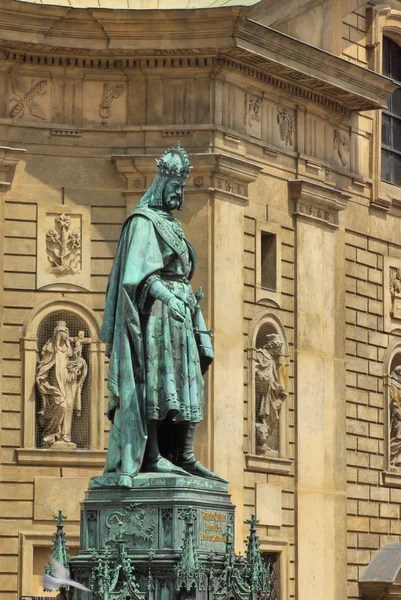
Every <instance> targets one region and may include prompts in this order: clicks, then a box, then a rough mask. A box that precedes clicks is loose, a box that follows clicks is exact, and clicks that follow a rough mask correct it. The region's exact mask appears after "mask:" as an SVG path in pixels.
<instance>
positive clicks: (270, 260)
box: [261, 231, 277, 291]
mask: <svg viewBox="0 0 401 600" xmlns="http://www.w3.org/2000/svg"><path fill="white" fill-rule="evenodd" d="M276 261H277V238H276V236H275V235H274V234H273V233H267V232H265V231H262V236H261V274H262V276H261V285H262V288H264V289H266V290H274V291H275V290H276V289H277V266H276Z"/></svg>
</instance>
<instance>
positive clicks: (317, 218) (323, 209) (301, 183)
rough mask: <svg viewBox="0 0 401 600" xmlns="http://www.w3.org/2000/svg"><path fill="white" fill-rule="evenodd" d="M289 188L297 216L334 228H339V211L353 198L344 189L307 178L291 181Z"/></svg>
mask: <svg viewBox="0 0 401 600" xmlns="http://www.w3.org/2000/svg"><path fill="white" fill-rule="evenodd" d="M288 190H289V194H290V198H291V200H292V201H293V202H294V215H295V216H296V217H298V218H301V219H307V220H309V221H311V222H313V223H314V224H315V225H319V224H320V225H325V226H327V227H330V228H332V229H338V213H339V212H340V211H342V210H344V209H345V208H346V207H347V204H348V200H349V199H350V198H351V195H350V194H346V193H345V192H343V191H342V190H338V189H337V188H333V187H328V186H325V185H321V184H318V183H315V182H313V181H308V180H306V179H295V180H291V181H289V182H288Z"/></svg>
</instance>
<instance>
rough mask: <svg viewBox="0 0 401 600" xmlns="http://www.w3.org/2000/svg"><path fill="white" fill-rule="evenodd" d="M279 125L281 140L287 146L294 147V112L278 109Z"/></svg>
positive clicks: (279, 107)
mask: <svg viewBox="0 0 401 600" xmlns="http://www.w3.org/2000/svg"><path fill="white" fill-rule="evenodd" d="M277 125H278V131H279V134H280V140H281V142H283V144H285V145H286V146H289V147H291V146H293V145H294V130H295V115H294V113H293V111H291V110H289V109H287V108H282V107H281V106H278V107H277Z"/></svg>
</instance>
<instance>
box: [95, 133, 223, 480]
mask: <svg viewBox="0 0 401 600" xmlns="http://www.w3.org/2000/svg"><path fill="white" fill-rule="evenodd" d="M156 163H157V171H158V172H157V174H156V177H155V178H154V180H153V183H152V185H151V187H150V188H149V190H148V191H147V192H146V193H145V195H144V196H143V197H142V199H141V200H140V202H139V203H138V205H137V207H136V209H135V210H134V211H133V212H132V213H131V214H130V215H129V216H128V217H127V219H126V220H125V222H124V224H123V228H122V232H121V236H120V241H119V244H118V249H117V254H116V257H115V260H114V265H113V269H112V271H111V274H110V278H109V283H108V288H107V296H106V307H105V313H104V322H103V326H102V329H101V339H102V340H103V341H105V342H106V343H107V354H108V356H109V357H110V365H109V378H108V387H109V390H110V401H109V407H108V416H109V418H110V420H111V422H112V425H111V430H110V439H109V446H108V451H107V458H106V466H105V475H104V476H103V481H104V482H105V481H106V480H108V481H109V482H110V481H111V480H113V477H114V478H115V483H114V485H118V486H125V487H131V486H132V478H133V477H135V476H136V475H137V474H138V472H139V471H140V470H142V471H145V472H153V473H178V474H180V475H186V476H187V475H198V476H201V477H208V478H211V479H217V480H220V481H225V480H224V479H222V478H220V477H219V476H218V475H216V474H215V473H213V472H212V471H209V469H207V468H206V467H205V466H204V465H202V464H201V463H200V462H199V461H198V460H196V458H195V455H194V441H195V433H196V428H197V424H198V423H199V421H201V420H202V418H203V404H204V382H203V374H204V373H205V372H206V370H207V369H208V367H209V365H210V364H211V362H212V360H213V349H212V345H211V342H210V335H209V333H210V332H207V331H206V326H205V322H204V319H203V316H202V313H201V310H200V307H199V299H200V297H201V294H200V295H198V294H197V295H196V296H195V295H194V293H193V291H192V288H191V285H190V283H189V282H190V280H191V278H192V275H193V273H194V269H195V265H196V261H197V257H196V252H195V250H194V248H193V247H192V246H191V244H190V243H189V242H188V240H187V239H186V238H185V235H184V232H183V230H182V227H181V224H180V222H179V221H178V220H177V219H176V218H175V217H174V216H173V214H172V211H174V210H176V209H178V210H181V209H182V204H183V193H184V186H185V181H186V179H187V177H188V175H189V172H190V169H191V168H192V167H191V166H190V164H189V160H188V155H187V153H186V152H185V150H184V149H183V148H182V147H181V145H180V143H179V142H177V144H176V145H175V146H174V147H172V148H169V149H168V150H167V151H166V152H165V153H164V154H163V156H162V157H161V158H160V160H158V161H156ZM109 473H110V476H107V474H109ZM112 474H114V475H112ZM97 479H98V481H99V480H100V479H102V478H97ZM99 483H101V482H100V481H99ZM106 485H107V484H106Z"/></svg>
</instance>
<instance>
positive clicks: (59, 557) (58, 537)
mask: <svg viewBox="0 0 401 600" xmlns="http://www.w3.org/2000/svg"><path fill="white" fill-rule="evenodd" d="M66 518H67V517H66V516H64V515H63V512H62V511H61V510H59V511H58V514H57V515H53V519H56V520H57V528H56V533H55V534H54V537H53V548H52V553H51V558H52V559H54V560H56V561H57V562H58V563H60V565H62V566H63V567H65V568H66V569H68V558H69V556H68V547H67V539H66V537H65V533H64V525H63V521H64V520H65V519H66ZM53 570H54V566H53V564H52V563H51V561H49V562H48V563H47V565H45V567H44V572H45V573H46V574H47V575H52V574H53ZM59 589H60V590H63V591H64V590H68V589H69V587H68V586H65V587H64V586H63V587H62V588H59ZM45 591H48V590H45Z"/></svg>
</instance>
